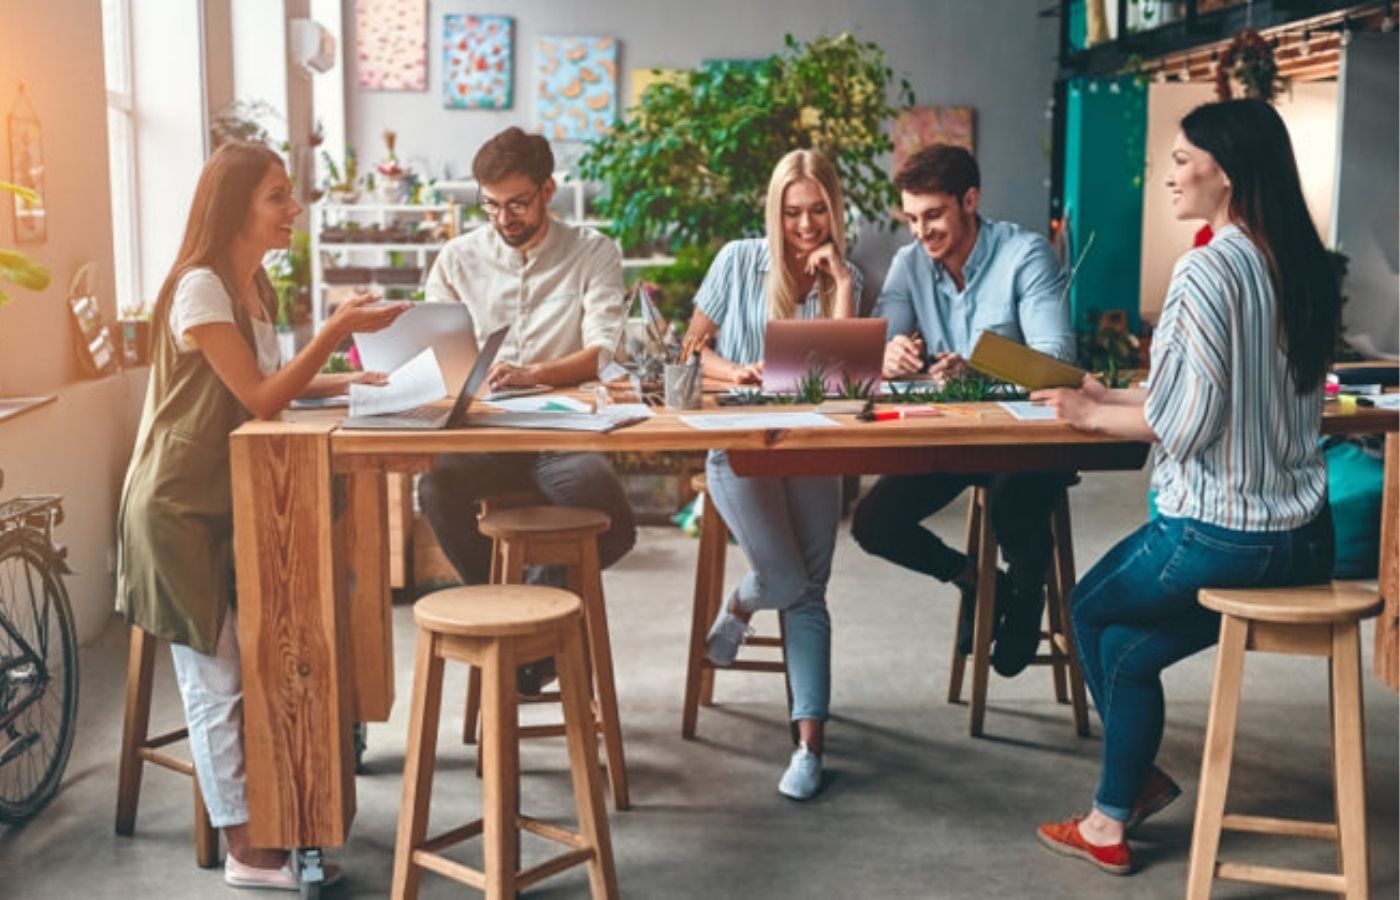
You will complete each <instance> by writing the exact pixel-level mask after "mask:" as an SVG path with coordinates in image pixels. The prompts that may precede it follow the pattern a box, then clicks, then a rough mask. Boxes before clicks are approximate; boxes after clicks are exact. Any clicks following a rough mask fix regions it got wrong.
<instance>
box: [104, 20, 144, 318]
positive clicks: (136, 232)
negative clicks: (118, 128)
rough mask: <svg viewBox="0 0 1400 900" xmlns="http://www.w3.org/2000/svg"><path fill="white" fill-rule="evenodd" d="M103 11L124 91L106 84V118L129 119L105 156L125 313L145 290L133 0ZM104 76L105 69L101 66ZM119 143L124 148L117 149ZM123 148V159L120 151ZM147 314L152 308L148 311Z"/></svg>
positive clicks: (118, 283)
mask: <svg viewBox="0 0 1400 900" xmlns="http://www.w3.org/2000/svg"><path fill="white" fill-rule="evenodd" d="M102 3H103V6H104V13H105V12H106V11H107V8H108V5H109V4H110V8H112V9H113V10H114V12H115V18H116V22H115V30H116V31H117V32H118V34H116V35H111V34H108V33H107V27H106V26H107V19H106V16H105V15H104V17H103V42H104V53H107V54H108V55H109V56H110V53H111V49H110V47H108V46H107V41H108V40H111V39H113V38H115V39H116V40H117V41H119V42H120V44H121V48H122V52H121V65H122V68H123V70H124V71H123V72H122V73H121V78H122V81H123V82H124V86H125V90H122V89H120V87H113V86H112V84H110V83H108V84H107V116H108V121H109V123H110V121H111V119H112V117H113V115H116V116H120V117H122V118H123V119H125V121H126V128H125V134H124V135H118V134H115V133H113V129H112V128H110V127H109V128H108V133H107V140H108V147H107V154H108V170H109V171H110V173H111V179H112V183H111V186H110V187H111V204H112V267H113V272H112V275H113V282H114V284H115V286H116V293H117V297H116V300H117V309H118V310H119V311H120V312H121V313H123V314H124V313H126V312H127V311H130V310H134V309H135V308H137V307H138V306H140V305H141V303H142V302H143V299H144V298H143V297H142V293H141V232H140V229H139V228H138V224H139V223H138V221H137V213H136V210H137V198H138V197H139V193H138V191H139V190H140V184H139V182H138V179H137V174H136V173H137V166H136V100H135V96H134V81H133V74H132V67H131V0H102ZM103 73H104V78H105V77H106V68H105V67H104V69H103ZM118 141H121V143H122V144H123V145H124V146H121V147H119V146H118ZM121 151H124V154H123V156H124V159H123V158H122V157H119V156H118V153H119V152H121ZM148 312H149V310H148Z"/></svg>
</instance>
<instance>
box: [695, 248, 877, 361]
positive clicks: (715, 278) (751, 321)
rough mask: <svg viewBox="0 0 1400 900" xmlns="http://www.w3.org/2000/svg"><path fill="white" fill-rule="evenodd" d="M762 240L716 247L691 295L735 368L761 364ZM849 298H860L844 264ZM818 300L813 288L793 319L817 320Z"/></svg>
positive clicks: (857, 282) (854, 274) (857, 280)
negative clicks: (713, 328)
mask: <svg viewBox="0 0 1400 900" xmlns="http://www.w3.org/2000/svg"><path fill="white" fill-rule="evenodd" d="M771 266H772V260H771V259H770V258H769V254H768V241H767V240H766V239H764V238H748V239H745V240H740V241H730V242H729V243H727V244H725V245H724V246H723V247H721V248H720V251H719V253H718V254H717V255H716V256H715V261H714V262H712V263H710V270H709V271H708V272H706V273H705V280H704V281H703V282H702V283H701V284H700V290H699V292H698V293H696V295H695V306H696V308H697V309H699V310H700V311H701V312H703V313H704V314H705V315H707V316H709V317H710V319H711V320H712V321H713V322H714V323H715V324H716V325H718V326H719V337H718V339H717V340H716V342H715V352H716V353H718V354H719V355H720V356H722V357H724V358H725V359H727V360H729V361H730V362H734V363H738V364H739V365H741V366H747V365H751V364H753V363H756V362H759V361H760V360H762V359H763V332H764V329H765V328H766V327H767V325H768V290H767V281H768V270H769V268H771ZM846 268H847V270H849V271H850V273H851V280H852V282H853V283H852V285H851V291H852V296H853V297H854V298H856V299H857V300H858V299H859V298H860V288H861V275H860V269H857V268H856V267H855V266H853V265H852V264H851V262H850V260H847V261H846ZM821 314H822V307H821V301H820V299H819V298H818V296H817V289H816V287H815V286H813V288H812V290H811V292H810V293H808V294H807V298H806V299H805V300H803V301H802V302H801V303H799V304H798V305H797V308H796V310H794V312H793V318H796V319H818V318H821Z"/></svg>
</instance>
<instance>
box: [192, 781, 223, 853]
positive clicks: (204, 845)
mask: <svg viewBox="0 0 1400 900" xmlns="http://www.w3.org/2000/svg"><path fill="white" fill-rule="evenodd" d="M190 780H191V781H193V782H194V864H195V865H197V866H199V867H200V868H201V869H212V868H214V867H215V866H217V865H218V864H219V830H218V829H217V828H215V827H214V826H213V825H212V824H210V822H209V810H208V809H207V808H206V807H205V806H204V794H203V793H202V792H201V791H200V790H199V778H198V777H195V778H191V779H190Z"/></svg>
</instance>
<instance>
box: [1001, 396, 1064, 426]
mask: <svg viewBox="0 0 1400 900" xmlns="http://www.w3.org/2000/svg"><path fill="white" fill-rule="evenodd" d="M997 406H1000V407H1001V408H1002V409H1004V410H1006V411H1007V412H1009V413H1011V414H1012V415H1013V416H1015V417H1016V418H1018V419H1020V420H1021V421H1023V422H1053V421H1055V407H1053V406H1042V405H1040V404H1039V403H1032V402H1030V401H1029V400H1002V401H1001V402H999V403H998V404H997Z"/></svg>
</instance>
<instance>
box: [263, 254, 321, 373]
mask: <svg viewBox="0 0 1400 900" xmlns="http://www.w3.org/2000/svg"><path fill="white" fill-rule="evenodd" d="M267 274H268V277H269V278H270V279H271V280H272V287H273V289H274V290H276V291H277V341H278V343H279V344H280V345H281V348H282V358H283V359H291V358H292V357H293V356H295V355H296V353H297V351H298V350H300V349H301V348H302V347H304V346H306V343H307V341H309V340H311V235H309V234H308V233H307V232H305V231H294V232H292V242H291V245H290V246H288V248H287V249H286V250H283V251H281V252H279V253H278V254H277V255H276V257H275V258H274V259H273V260H272V262H271V264H270V265H268V267H267Z"/></svg>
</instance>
